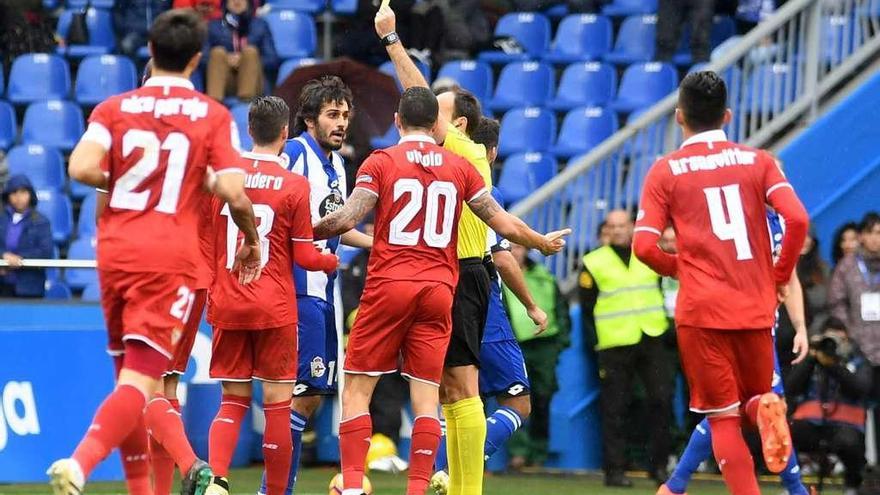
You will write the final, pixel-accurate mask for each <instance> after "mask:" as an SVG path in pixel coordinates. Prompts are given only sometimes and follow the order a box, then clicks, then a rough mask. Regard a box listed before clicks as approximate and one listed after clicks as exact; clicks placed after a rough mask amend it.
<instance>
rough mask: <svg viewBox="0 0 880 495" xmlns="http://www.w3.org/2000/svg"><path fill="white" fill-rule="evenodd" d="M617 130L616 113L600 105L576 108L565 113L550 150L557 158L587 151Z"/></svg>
mask: <svg viewBox="0 0 880 495" xmlns="http://www.w3.org/2000/svg"><path fill="white" fill-rule="evenodd" d="M616 131H617V115H616V114H615V113H614V112H612V111H610V110H608V109H605V108H602V107H584V108H576V109H574V110H572V111H571V112H568V114H566V116H565V119H563V121H562V128H560V129H559V138H558V139H557V140H556V144H555V145H554V146H553V147H552V148H550V151H551V152H552V153H553V154H554V155H556V156H557V157H559V158H571V157H573V156H575V155H582V154H585V153H589V152H590V151H591V150H592V149H593V148H594V147H595V146H597V145H598V144H599V143H601V142H602V141H604V140H605V139H607V138H608V137H609V136H611V135H612V134H614V133H615V132H616Z"/></svg>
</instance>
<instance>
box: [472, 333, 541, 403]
mask: <svg viewBox="0 0 880 495" xmlns="http://www.w3.org/2000/svg"><path fill="white" fill-rule="evenodd" d="M480 395H483V396H487V397H497V396H504V397H518V396H521V395H529V376H528V373H526V362H525V359H523V353H522V349H520V347H519V343H517V341H515V340H502V341H498V342H483V344H482V345H481V346H480Z"/></svg>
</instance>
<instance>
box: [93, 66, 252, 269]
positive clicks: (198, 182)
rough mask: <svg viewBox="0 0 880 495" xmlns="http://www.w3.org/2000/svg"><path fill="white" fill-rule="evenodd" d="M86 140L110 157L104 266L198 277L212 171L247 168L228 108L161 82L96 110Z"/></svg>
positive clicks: (180, 82) (188, 86) (176, 82)
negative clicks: (209, 170)
mask: <svg viewBox="0 0 880 495" xmlns="http://www.w3.org/2000/svg"><path fill="white" fill-rule="evenodd" d="M82 139H83V140H89V141H94V142H97V143H99V144H101V145H102V146H103V147H104V148H105V149H107V150H108V155H109V160H108V161H107V173H108V177H109V187H108V190H109V191H110V200H109V204H108V205H107V208H106V210H105V212H104V214H103V215H102V216H101V219H100V220H99V222H98V266H99V267H101V268H102V269H112V270H121V271H126V272H162V273H190V274H193V275H198V272H199V257H200V256H201V254H200V249H199V239H198V237H199V228H198V225H199V216H200V211H201V204H202V202H203V201H204V200H205V199H206V198H207V195H206V194H205V192H204V191H203V187H204V184H205V175H206V170H207V167H208V166H209V165H210V166H211V167H212V168H213V169H214V170H215V171H217V172H218V173H226V172H230V171H238V172H240V171H241V168H242V162H241V157H240V155H239V152H238V130H237V129H236V128H235V123H234V122H233V120H232V116H231V115H230V113H229V110H227V109H226V107H224V106H223V105H221V104H220V103H218V102H216V101H214V100H213V99H211V98H209V97H207V96H205V95H203V94H201V93H199V92H197V91H195V90H194V89H193V87H192V83H190V82H189V81H187V80H185V79H181V78H177V77H154V78H151V79H149V80H148V81H147V82H146V84H144V86H143V87H141V88H138V89H136V90H134V91H130V92H128V93H123V94H121V95H117V96H114V97H112V98H110V99H108V100H106V101H105V102H103V103H101V104H100V105H98V106H97V107H95V109H94V110H93V111H92V114H91V117H90V118H89V128H88V130H87V131H86V133H85V134H84V135H83V137H82Z"/></svg>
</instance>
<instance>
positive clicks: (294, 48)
mask: <svg viewBox="0 0 880 495" xmlns="http://www.w3.org/2000/svg"><path fill="white" fill-rule="evenodd" d="M265 19H266V22H267V23H268V24H269V30H270V31H272V38H273V39H274V40H275V50H276V51H277V52H278V56H279V57H280V58H282V59H285V60H286V59H289V58H295V57H300V58H301V57H311V56H312V54H313V53H314V52H315V46H316V45H317V44H318V34H317V30H316V28H315V21H314V19H312V17H311V16H309V15H308V14H304V13H302V12H296V11H293V10H279V11H272V12H270V13H269V14H268V15H266V17H265Z"/></svg>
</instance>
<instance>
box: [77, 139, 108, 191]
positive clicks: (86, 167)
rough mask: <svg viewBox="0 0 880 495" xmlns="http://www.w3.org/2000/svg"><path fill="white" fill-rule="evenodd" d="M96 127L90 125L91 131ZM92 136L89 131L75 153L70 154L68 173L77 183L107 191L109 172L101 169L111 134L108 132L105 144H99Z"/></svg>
mask: <svg viewBox="0 0 880 495" xmlns="http://www.w3.org/2000/svg"><path fill="white" fill-rule="evenodd" d="M94 125H95V124H90V125H89V129H92V127H93V126H94ZM99 132H100V131H99ZM104 132H106V129H104ZM91 136H93V135H90V134H89V131H87V132H86V133H85V134H83V137H82V139H80V141H79V143H77V145H76V147H75V148H74V149H73V153H71V154H70V164H69V165H68V167H67V173H68V175H70V178H71V179H73V180H75V181H78V182H82V183H83V184H87V185H89V186H92V187H100V188H104V189H106V188H107V172H105V171H104V169H103V168H101V162H102V161H103V160H104V156H106V155H107V151H108V150H109V144H106V143H109V142H110V133H109V132H107V134H106V141H104V142H98V141H96V140H95V139H96V138H94V137H91ZM99 139H104V138H103V137H102V138H99ZM105 144H106V147H105Z"/></svg>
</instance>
